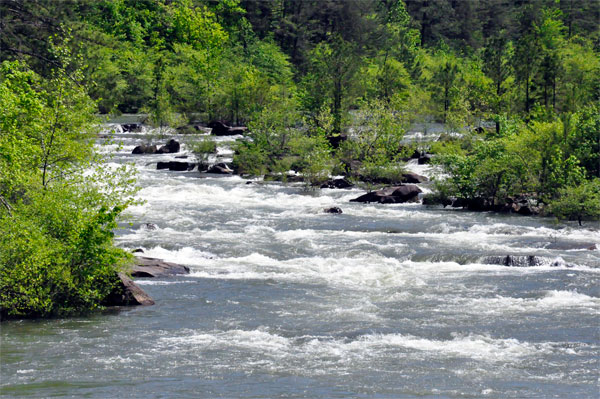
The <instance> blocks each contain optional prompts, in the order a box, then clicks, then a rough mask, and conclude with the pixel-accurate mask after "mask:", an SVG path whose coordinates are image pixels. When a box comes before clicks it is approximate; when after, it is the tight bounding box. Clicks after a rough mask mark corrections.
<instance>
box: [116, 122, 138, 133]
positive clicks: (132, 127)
mask: <svg viewBox="0 0 600 399" xmlns="http://www.w3.org/2000/svg"><path fill="white" fill-rule="evenodd" d="M121 129H123V132H141V131H142V124H141V123H139V122H134V123H122V124H121Z"/></svg>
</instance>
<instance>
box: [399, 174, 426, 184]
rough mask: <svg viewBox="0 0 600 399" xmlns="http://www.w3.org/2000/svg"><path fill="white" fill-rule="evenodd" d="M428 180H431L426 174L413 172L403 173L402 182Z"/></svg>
mask: <svg viewBox="0 0 600 399" xmlns="http://www.w3.org/2000/svg"><path fill="white" fill-rule="evenodd" d="M426 181H429V179H428V178H427V177H426V176H422V175H418V174H416V173H413V172H407V173H403V174H402V183H425V182H426Z"/></svg>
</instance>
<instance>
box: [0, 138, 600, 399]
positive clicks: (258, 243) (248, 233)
mask: <svg viewBox="0 0 600 399" xmlns="http://www.w3.org/2000/svg"><path fill="white" fill-rule="evenodd" d="M118 137H119V139H120V140H121V141H123V144H124V147H122V148H120V149H118V148H116V147H114V148H109V149H107V150H106V151H115V152H116V157H115V158H114V161H113V162H114V163H115V164H119V163H123V162H134V163H135V165H136V167H137V168H138V169H139V171H140V182H139V184H140V185H141V187H143V189H142V190H141V192H140V194H139V195H140V197H141V198H143V199H145V200H146V203H145V204H144V205H141V206H137V207H134V208H132V209H130V210H129V214H130V220H131V221H132V223H131V224H126V223H124V226H125V228H124V229H123V230H122V231H120V232H119V236H118V239H117V243H118V245H120V246H122V247H123V248H127V249H134V248H140V247H141V248H144V250H145V252H146V255H147V256H154V257H159V258H163V259H165V260H168V261H172V262H178V263H182V264H185V265H188V266H189V267H190V268H191V270H192V273H191V274H190V275H187V276H182V277H176V278H170V279H158V280H152V279H139V280H138V283H139V284H140V285H141V286H142V288H143V289H144V290H146V291H147V292H148V293H149V294H150V295H151V296H152V297H153V298H154V299H155V300H156V305H155V306H151V307H138V308H130V309H125V310H120V311H117V310H111V311H109V312H107V313H104V314H97V315H94V316H93V317H87V318H76V319H68V320H49V321H16V322H5V323H3V324H2V325H1V327H0V328H1V345H2V346H1V381H0V383H1V391H0V397H5V398H47V397H48V398H50V397H52V398H54V397H61V398H116V397H118V398H216V397H225V398H350V397H351V398H413V397H419V398H506V397H514V398H551V397H557V398H597V397H598V396H599V394H600V392H599V387H600V385H599V383H598V379H599V371H598V370H599V359H600V336H599V335H600V329H599V326H600V323H599V322H600V317H599V310H600V306H599V305H600V299H599V297H600V290H599V285H598V283H599V275H600V274H599V273H600V251H598V250H587V249H582V248H585V247H586V246H589V245H591V244H592V243H598V244H600V226H599V225H598V224H597V223H596V224H592V223H589V224H587V225H586V226H584V227H583V228H579V227H577V226H576V225H573V224H561V225H555V224H553V222H552V220H550V219H543V218H526V217H516V216H509V215H494V214H488V213H481V214H476V213H470V212H464V211H458V210H444V209H439V208H432V209H428V208H426V207H423V206H421V205H418V204H406V205H375V204H372V205H367V204H356V203H349V202H348V201H349V200H350V199H351V198H354V197H356V196H358V195H360V194H361V193H362V192H361V191H360V190H320V191H312V192H311V191H306V190H305V189H304V188H303V186H301V185H299V186H294V185H291V186H284V185H277V184H263V183H262V182H254V183H253V184H246V180H243V179H241V178H239V177H217V176H212V177H201V176H200V174H199V173H198V172H197V171H192V172H169V171H162V170H161V171H157V170H156V162H157V161H159V160H173V159H174V157H173V155H169V154H165V155H150V156H138V157H134V156H132V155H130V152H131V150H132V148H133V147H134V146H135V145H136V144H139V143H141V142H143V141H144V140H145V138H144V137H143V135H135V134H129V135H128V134H118ZM220 145H221V148H220V150H221V153H222V154H224V155H225V156H227V155H228V153H227V150H226V148H225V143H221V144H220ZM178 155H180V154H178ZM415 168H416V166H415ZM420 171H422V172H423V170H420ZM425 172H426V170H425ZM330 206H339V207H341V208H342V209H343V211H344V213H343V214H342V215H329V214H324V213H322V210H323V208H326V207H330ZM145 223H153V224H155V225H156V226H157V227H158V228H157V229H156V230H149V229H147V228H146V226H145V225H144V224H145ZM506 255H516V256H518V255H523V256H525V255H536V256H539V257H540V258H541V259H543V262H542V264H541V265H539V266H535V267H506V266H501V265H497V264H493V263H494V262H493V261H491V260H490V259H489V258H488V257H490V256H506Z"/></svg>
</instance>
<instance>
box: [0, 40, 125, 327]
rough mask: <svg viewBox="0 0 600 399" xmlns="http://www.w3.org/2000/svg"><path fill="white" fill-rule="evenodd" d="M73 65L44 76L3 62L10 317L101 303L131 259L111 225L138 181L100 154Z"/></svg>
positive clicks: (1, 311)
mask: <svg viewBox="0 0 600 399" xmlns="http://www.w3.org/2000/svg"><path fill="white" fill-rule="evenodd" d="M64 54H66V55H64V56H63V58H60V60H61V61H62V62H64V63H66V64H68V60H69V58H68V52H67V53H64ZM65 68H66V67H65ZM65 68H59V69H58V70H56V71H54V73H53V76H52V77H51V78H49V79H45V80H44V79H41V78H40V77H39V76H37V75H36V74H35V73H33V72H32V71H29V70H28V69H27V67H26V66H24V65H23V64H20V63H18V62H14V63H7V62H5V63H3V64H2V66H1V68H0V109H2V110H3V112H2V114H1V115H0V130H1V131H2V134H1V135H0V316H1V317H2V318H12V317H50V316H64V315H72V314H80V313H85V312H89V311H91V310H94V309H97V308H98V307H100V305H101V303H102V301H103V300H104V298H105V297H106V296H107V295H108V294H109V293H110V291H111V290H112V288H113V284H114V282H115V281H116V279H115V277H116V271H117V270H118V266H119V265H120V264H121V263H122V262H125V261H127V259H128V255H127V254H126V253H125V252H124V251H123V250H121V249H118V248H115V247H114V246H113V229H115V228H116V227H117V223H116V218H117V217H118V216H119V214H120V213H121V211H122V209H124V207H125V206H126V205H127V204H129V203H131V202H132V201H133V194H134V193H135V188H132V187H135V186H134V184H133V183H134V182H133V180H132V176H131V174H130V173H128V172H127V171H126V170H125V169H122V168H119V169H117V170H116V171H111V170H110V169H109V168H106V166H105V165H103V164H102V162H101V160H100V159H98V157H97V156H96V155H95V154H94V153H93V138H94V137H95V135H94V126H95V124H96V120H95V118H94V115H93V111H94V104H93V102H91V101H90V99H89V97H88V96H87V94H86V93H85V91H84V90H83V86H82V85H79V84H76V83H75V82H76V81H77V79H78V78H79V77H80V74H79V73H77V72H75V73H73V74H70V75H68V74H67V73H66V72H65V71H66V69H65Z"/></svg>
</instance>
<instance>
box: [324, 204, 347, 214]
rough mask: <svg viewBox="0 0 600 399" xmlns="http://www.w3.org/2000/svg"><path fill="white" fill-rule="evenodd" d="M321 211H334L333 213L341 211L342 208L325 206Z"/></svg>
mask: <svg viewBox="0 0 600 399" xmlns="http://www.w3.org/2000/svg"><path fill="white" fill-rule="evenodd" d="M323 212H325V213H334V214H340V213H343V212H342V210H341V209H340V208H338V207H337V206H333V207H331V208H325V209H323Z"/></svg>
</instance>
